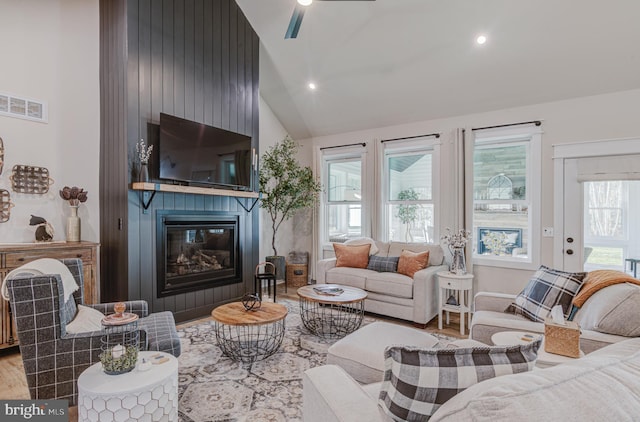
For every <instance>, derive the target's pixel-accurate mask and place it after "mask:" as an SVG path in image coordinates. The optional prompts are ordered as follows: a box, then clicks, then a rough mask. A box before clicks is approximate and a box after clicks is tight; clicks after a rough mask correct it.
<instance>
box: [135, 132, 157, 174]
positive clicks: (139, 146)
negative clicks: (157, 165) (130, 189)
mask: <svg viewBox="0 0 640 422" xmlns="http://www.w3.org/2000/svg"><path fill="white" fill-rule="evenodd" d="M152 151H153V145H147V143H146V142H145V141H144V139H140V142H138V143H136V154H137V156H138V161H139V163H140V168H139V169H138V180H139V181H140V182H148V181H149V167H148V165H149V159H150V158H151V152H152Z"/></svg>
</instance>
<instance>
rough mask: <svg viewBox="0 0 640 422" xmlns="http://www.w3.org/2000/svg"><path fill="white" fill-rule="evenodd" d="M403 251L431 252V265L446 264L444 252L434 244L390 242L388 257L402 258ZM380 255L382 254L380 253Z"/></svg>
mask: <svg viewBox="0 0 640 422" xmlns="http://www.w3.org/2000/svg"><path fill="white" fill-rule="evenodd" d="M403 250H408V251H411V252H425V251H429V265H442V264H443V263H444V251H443V250H442V247H441V246H440V245H437V244H434V243H403V242H389V253H388V256H400V254H401V253H402V251H403ZM378 255H381V254H380V253H378Z"/></svg>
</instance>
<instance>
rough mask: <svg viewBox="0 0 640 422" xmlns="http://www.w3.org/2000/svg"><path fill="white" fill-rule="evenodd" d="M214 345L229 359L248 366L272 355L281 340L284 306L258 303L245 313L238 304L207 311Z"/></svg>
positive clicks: (285, 310)
mask: <svg viewBox="0 0 640 422" xmlns="http://www.w3.org/2000/svg"><path fill="white" fill-rule="evenodd" d="M211 316H212V317H213V320H214V331H215V334H216V340H217V341H218V346H220V349H222V352H223V353H224V354H225V355H227V356H228V357H230V358H231V359H233V360H236V361H240V362H242V363H244V364H252V363H253V362H255V361H256V360H260V359H265V358H267V357H269V356H271V355H272V354H274V353H275V352H276V351H277V350H278V348H279V347H280V344H282V338H283V337H284V319H285V317H286V316H287V308H286V307H285V306H284V305H280V304H278V303H271V302H262V305H261V306H260V308H258V309H254V310H251V311H247V310H245V308H244V306H243V305H242V303H241V302H232V303H227V304H226V305H222V306H218V307H217V308H215V309H214V310H213V311H211Z"/></svg>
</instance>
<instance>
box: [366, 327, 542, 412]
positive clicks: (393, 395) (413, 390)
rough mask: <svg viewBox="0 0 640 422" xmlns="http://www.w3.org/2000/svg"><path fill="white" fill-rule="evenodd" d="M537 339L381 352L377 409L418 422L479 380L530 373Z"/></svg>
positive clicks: (400, 348)
mask: <svg viewBox="0 0 640 422" xmlns="http://www.w3.org/2000/svg"><path fill="white" fill-rule="evenodd" d="M541 341H542V339H541V338H540V339H538V340H536V341H533V342H531V343H530V344H526V345H516V346H507V347H488V346H486V347H472V348H461V349H420V348H416V347H409V346H392V347H389V348H387V349H386V350H385V353H384V356H385V372H384V380H383V382H382V388H381V390H380V397H379V399H378V404H379V405H380V406H381V407H382V408H383V410H384V411H385V413H386V414H387V415H388V416H389V417H391V418H392V419H393V420H396V421H424V420H426V419H428V418H429V417H430V416H431V415H433V414H434V413H435V411H436V410H438V408H439V407H440V406H442V405H443V404H444V403H445V402H446V401H447V400H449V399H450V398H452V397H453V396H455V395H456V394H458V393H459V392H461V391H463V390H465V389H466V388H469V387H470V386H472V385H474V384H477V383H479V382H481V381H484V380H487V379H490V378H494V377H498V376H501V375H508V374H515V373H520V372H526V371H530V370H531V369H533V366H534V363H535V360H536V358H537V355H538V348H539V347H540V342H541Z"/></svg>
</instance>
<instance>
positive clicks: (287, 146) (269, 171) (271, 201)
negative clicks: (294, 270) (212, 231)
mask: <svg viewBox="0 0 640 422" xmlns="http://www.w3.org/2000/svg"><path fill="white" fill-rule="evenodd" d="M297 151H298V144H297V143H296V142H295V141H294V140H293V139H291V138H290V137H289V136H286V137H285V138H284V139H283V140H282V141H280V142H278V143H276V144H275V145H273V146H272V147H270V148H269V149H268V150H267V152H265V153H264V155H263V156H262V158H261V160H260V171H259V183H260V192H261V193H262V199H261V207H262V208H263V209H265V210H266V211H267V213H269V217H270V218H271V229H272V231H273V232H272V235H271V248H272V249H273V256H268V257H266V259H267V261H270V262H273V263H274V265H275V266H276V276H277V277H284V271H285V257H284V256H280V255H278V250H277V248H276V236H277V234H278V229H279V228H280V226H281V225H282V223H283V222H285V221H287V220H288V219H290V218H291V217H293V215H294V214H295V213H296V212H298V211H299V210H301V209H304V208H310V207H312V206H313V205H314V204H315V203H316V201H317V199H318V195H319V194H320V191H321V190H322V185H321V184H320V183H319V182H318V181H316V179H315V177H314V176H313V172H312V170H311V168H310V167H308V166H307V167H303V166H301V165H300V163H299V162H298V160H297V158H296V154H297ZM274 261H275V262H274Z"/></svg>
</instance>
